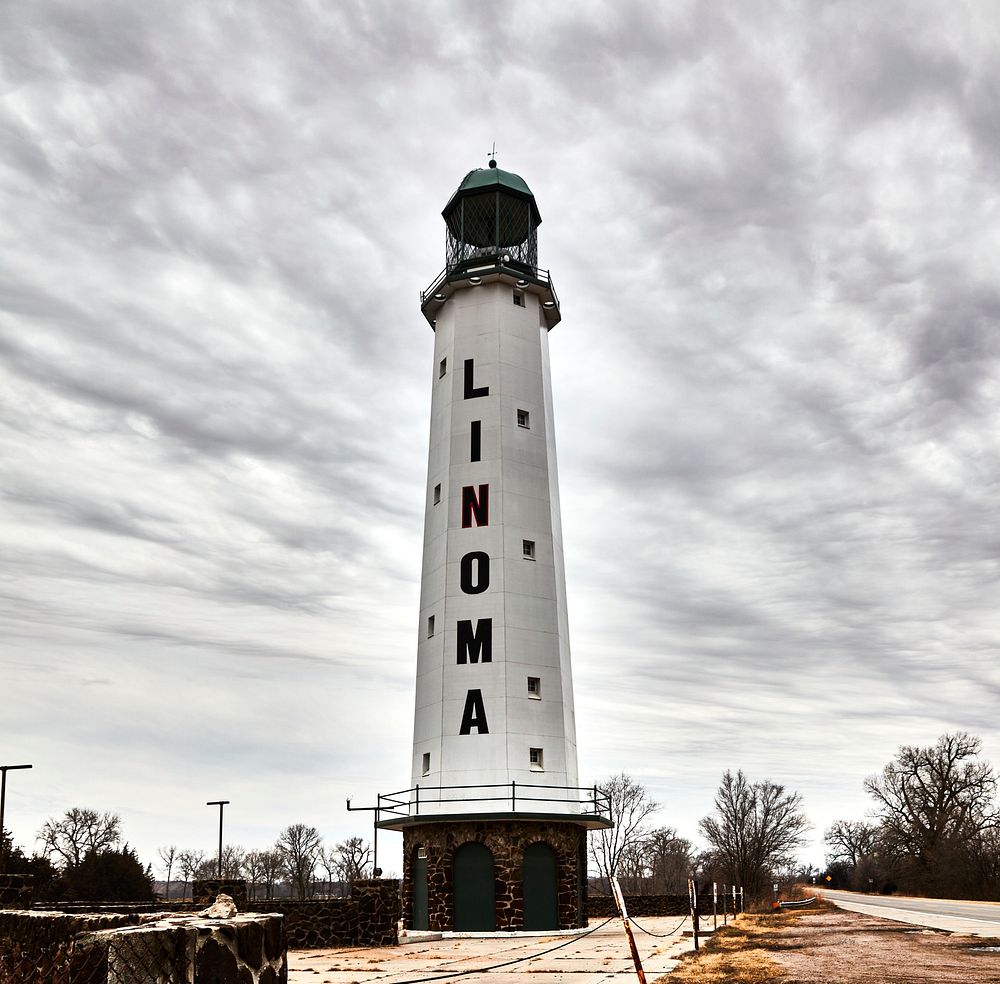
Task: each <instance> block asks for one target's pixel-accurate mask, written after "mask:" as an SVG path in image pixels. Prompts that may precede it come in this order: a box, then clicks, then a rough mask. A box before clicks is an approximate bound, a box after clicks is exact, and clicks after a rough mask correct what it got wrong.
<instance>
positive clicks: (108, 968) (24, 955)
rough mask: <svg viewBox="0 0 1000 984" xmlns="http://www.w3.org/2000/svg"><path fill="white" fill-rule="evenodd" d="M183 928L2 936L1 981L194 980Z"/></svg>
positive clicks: (180, 983)
mask: <svg viewBox="0 0 1000 984" xmlns="http://www.w3.org/2000/svg"><path fill="white" fill-rule="evenodd" d="M194 949H195V948H194V936H193V935H192V934H191V933H188V932H186V931H185V930H184V929H170V930H157V931H150V930H147V929H145V928H144V927H136V928H135V929H117V930H105V931H103V932H99V933H85V934H82V935H80V936H77V937H74V938H72V939H68V940H63V941H59V942H55V943H51V944H49V945H47V946H41V947H39V946H34V947H32V946H26V945H23V944H18V943H11V942H10V941H2V940H0V984H147V982H148V984H193V982H194V971H195V960H194Z"/></svg>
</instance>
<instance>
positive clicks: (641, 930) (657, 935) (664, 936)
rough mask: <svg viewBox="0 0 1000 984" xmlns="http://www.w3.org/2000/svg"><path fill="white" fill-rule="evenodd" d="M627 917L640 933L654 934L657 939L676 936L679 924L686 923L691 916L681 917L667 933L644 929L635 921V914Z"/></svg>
mask: <svg viewBox="0 0 1000 984" xmlns="http://www.w3.org/2000/svg"><path fill="white" fill-rule="evenodd" d="M628 918H629V922H631V923H632V925H633V926H635V927H636V929H638V930H639V932H641V933H645V934H646V935H647V936H655V937H656V938H657V939H666V938H667V937H668V936H676V935H677V931H678V930H679V929H680V928H681V926H683V925H684V923H686V922H687V921H688V919H690V918H691V917H690V916H685V917H684V918H683V919H681V921H680V922H679V923H678V924H677V926H676V927H675V928H674V929H672V930H671V931H670V932H669V933H654V932H652V931H650V930H648V929H646V928H645V927H644V926H642V925H641V924H640V923H638V922H636V919H635V916H629V917H628Z"/></svg>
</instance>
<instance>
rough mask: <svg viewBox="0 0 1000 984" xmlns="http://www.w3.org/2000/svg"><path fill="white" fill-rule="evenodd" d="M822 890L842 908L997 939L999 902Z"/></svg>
mask: <svg viewBox="0 0 1000 984" xmlns="http://www.w3.org/2000/svg"><path fill="white" fill-rule="evenodd" d="M821 894H822V895H823V896H824V897H825V898H827V899H828V900H829V901H830V902H833V903H834V905H837V906H840V908H842V909H850V910H852V911H854V912H864V913H867V914H868V915H870V916H880V917H882V918H883V919H894V920H896V922H906V923H913V924H914V925H916V926H926V927H928V928H929V929H945V930H948V931H949V932H952V933H967V934H969V935H970V936H990V937H996V938H998V939H1000V903H996V902H957V901H955V900H954V899H918V898H913V897H912V896H896V895H864V894H862V893H860V892H835V891H832V890H831V889H828V888H824V889H823V890H822V892H821Z"/></svg>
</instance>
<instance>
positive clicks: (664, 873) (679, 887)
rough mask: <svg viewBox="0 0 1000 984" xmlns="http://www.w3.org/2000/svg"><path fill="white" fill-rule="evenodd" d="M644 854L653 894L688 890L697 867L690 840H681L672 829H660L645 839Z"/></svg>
mask: <svg viewBox="0 0 1000 984" xmlns="http://www.w3.org/2000/svg"><path fill="white" fill-rule="evenodd" d="M642 854H643V859H644V863H645V866H646V869H647V870H648V872H649V890H650V892H651V894H654V895H669V894H675V893H683V892H685V891H687V880H688V878H689V877H690V875H691V871H692V868H693V866H694V861H693V858H692V856H691V842H690V841H689V840H687V839H686V838H684V837H678V836H677V831H676V830H675V829H674V828H673V827H660V828H659V829H657V830H654V831H652V832H651V833H649V834H647V835H646V836H645V837H644V838H643V839H642Z"/></svg>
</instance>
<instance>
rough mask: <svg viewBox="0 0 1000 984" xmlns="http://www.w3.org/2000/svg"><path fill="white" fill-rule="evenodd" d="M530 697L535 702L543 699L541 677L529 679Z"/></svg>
mask: <svg viewBox="0 0 1000 984" xmlns="http://www.w3.org/2000/svg"><path fill="white" fill-rule="evenodd" d="M528 696H529V697H531V698H532V699H534V700H541V699H542V678H541V677H528Z"/></svg>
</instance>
